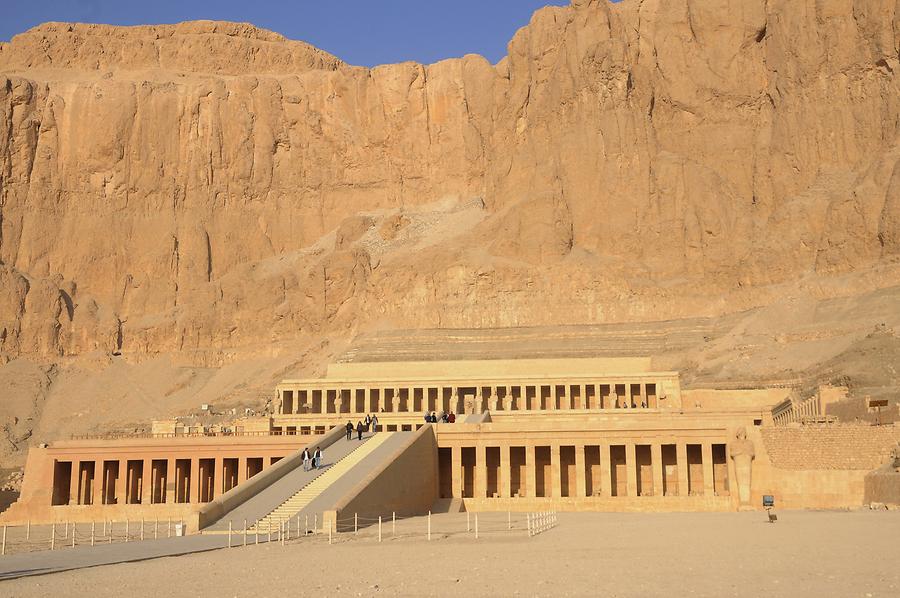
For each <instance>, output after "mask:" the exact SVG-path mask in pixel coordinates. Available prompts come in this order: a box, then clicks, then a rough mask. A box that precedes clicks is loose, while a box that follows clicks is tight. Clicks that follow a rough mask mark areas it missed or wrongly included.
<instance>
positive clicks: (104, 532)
mask: <svg viewBox="0 0 900 598" xmlns="http://www.w3.org/2000/svg"><path fill="white" fill-rule="evenodd" d="M103 536H104V537H106V519H104V520H103Z"/></svg>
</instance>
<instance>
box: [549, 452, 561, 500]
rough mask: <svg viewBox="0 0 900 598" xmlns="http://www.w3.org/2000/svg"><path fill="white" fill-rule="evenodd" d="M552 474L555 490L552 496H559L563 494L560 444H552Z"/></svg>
mask: <svg viewBox="0 0 900 598" xmlns="http://www.w3.org/2000/svg"><path fill="white" fill-rule="evenodd" d="M550 476H551V478H552V480H553V482H552V484H553V491H552V492H551V494H550V496H552V497H553V498H559V497H561V496H562V476H561V474H560V462H559V445H558V444H553V445H550Z"/></svg>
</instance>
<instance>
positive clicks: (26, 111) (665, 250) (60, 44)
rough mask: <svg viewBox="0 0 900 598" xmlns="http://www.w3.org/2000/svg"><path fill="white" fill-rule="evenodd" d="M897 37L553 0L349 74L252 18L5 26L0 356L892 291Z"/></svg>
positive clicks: (842, 8)
mask: <svg viewBox="0 0 900 598" xmlns="http://www.w3.org/2000/svg"><path fill="white" fill-rule="evenodd" d="M898 32H900V3H898V2H896V1H895V0H830V1H829V2H820V1H817V0H768V1H766V0H643V1H640V0H625V1H624V2H622V3H619V4H608V3H607V2H606V1H605V0H573V2H572V5H571V6H569V7H565V8H546V9H543V10H541V11H539V12H537V13H536V14H535V15H534V18H533V19H532V21H531V23H530V25H529V26H527V27H525V28H523V29H522V30H520V31H519V32H518V33H517V34H516V36H515V37H514V38H513V40H512V41H511V42H510V44H509V55H508V57H507V58H505V59H504V60H502V61H501V62H500V63H499V64H497V65H491V64H489V63H488V62H487V61H486V60H484V59H483V58H481V57H478V56H466V57H464V58H461V59H457V60H448V61H444V62H440V63H437V64H433V65H427V66H423V65H419V64H414V63H404V64H397V65H387V66H381V67H377V68H374V69H364V68H359V67H353V66H349V65H346V64H344V63H342V62H341V61H340V60H338V59H337V58H334V57H332V56H330V55H328V54H326V53H324V52H321V51H319V50H316V49H315V48H312V47H310V46H308V45H306V44H303V43H300V42H292V41H288V40H285V39H283V38H282V37H281V36H279V35H277V34H274V33H270V32H267V31H262V30H259V29H256V28H254V27H252V26H249V25H239V24H233V23H209V22H198V23H184V24H181V25H176V26H152V27H151V26H148V27H134V28H120V27H109V26H100V25H71V24H59V23H55V24H47V25H43V26H41V27H38V28H36V29H33V30H31V31H28V32H26V33H24V34H22V35H19V36H17V37H15V38H14V39H13V40H12V42H11V43H9V44H0V123H2V126H0V352H2V354H4V355H5V356H7V357H8V358H9V357H21V356H25V357H29V358H31V359H35V360H41V361H47V360H49V361H53V360H55V359H58V358H59V357H60V356H79V355H83V354H86V353H90V352H97V351H100V352H122V353H123V354H125V355H131V356H140V355H148V354H157V353H176V352H177V353H178V354H180V355H187V356H189V360H190V361H193V362H195V363H207V364H213V363H219V362H221V360H222V359H224V357H223V352H225V351H228V350H237V349H241V348H247V349H248V350H251V351H252V350H255V349H254V348H258V347H260V346H264V345H269V344H272V343H278V342H282V341H289V340H291V339H297V338H301V337H307V336H309V335H310V334H322V333H334V332H337V333H340V334H346V333H349V332H343V331H352V330H356V329H359V328H361V327H366V326H370V325H374V324H376V323H378V324H379V325H383V324H385V323H387V324H390V325H395V326H402V327H409V328H417V327H447V326H456V327H478V326H509V325H537V324H542V325H546V324H550V325H553V324H580V323H602V322H612V321H647V320H659V319H666V318H678V317H685V316H716V315H721V314H724V313H728V312H734V311H738V310H741V309H746V308H750V307H753V306H758V305H765V304H767V303H771V302H772V301H774V300H775V299H776V298H778V297H780V296H782V295H783V294H784V292H785V290H784V289H785V288H786V287H790V288H794V287H793V286H792V285H796V284H799V283H797V282H796V281H798V280H801V279H802V280H803V285H804V288H805V289H806V290H807V291H808V292H810V293H812V294H814V295H816V296H819V297H827V296H833V295H840V294H842V293H843V294H846V293H853V292H856V291H865V290H871V289H875V288H878V287H886V286H890V285H896V284H897V283H898V282H900V275H898V271H900V268H897V267H896V266H897V265H898V257H897V256H898V254H900V144H898V113H900V89H898V79H897V72H898V69H900V62H898V45H900V37H898V35H900V34H898ZM848 273H849V274H850V275H853V276H855V277H856V278H854V279H853V284H854V285H858V286H856V287H853V288H848V287H847V285H846V284H844V283H841V284H832V283H830V282H829V280H832V279H833V277H835V276H846V275H848Z"/></svg>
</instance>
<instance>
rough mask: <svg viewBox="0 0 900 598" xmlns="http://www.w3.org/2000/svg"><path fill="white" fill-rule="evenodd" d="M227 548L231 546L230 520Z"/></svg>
mask: <svg viewBox="0 0 900 598" xmlns="http://www.w3.org/2000/svg"><path fill="white" fill-rule="evenodd" d="M228 548H231V522H230V521H229V522H228Z"/></svg>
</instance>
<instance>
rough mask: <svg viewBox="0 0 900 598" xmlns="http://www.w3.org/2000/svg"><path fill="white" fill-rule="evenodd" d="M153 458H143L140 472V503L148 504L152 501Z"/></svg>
mask: <svg viewBox="0 0 900 598" xmlns="http://www.w3.org/2000/svg"><path fill="white" fill-rule="evenodd" d="M152 497H153V460H152V459H144V465H143V471H142V472H141V504H142V505H149V504H150V503H152V502H153V500H152Z"/></svg>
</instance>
